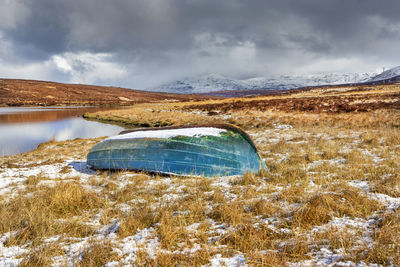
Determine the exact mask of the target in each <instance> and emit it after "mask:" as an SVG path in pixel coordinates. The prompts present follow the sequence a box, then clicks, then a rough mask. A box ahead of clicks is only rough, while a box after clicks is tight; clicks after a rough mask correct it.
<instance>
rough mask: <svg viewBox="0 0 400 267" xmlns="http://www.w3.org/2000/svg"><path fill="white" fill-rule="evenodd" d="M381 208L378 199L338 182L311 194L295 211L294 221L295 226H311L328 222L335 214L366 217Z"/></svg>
mask: <svg viewBox="0 0 400 267" xmlns="http://www.w3.org/2000/svg"><path fill="white" fill-rule="evenodd" d="M379 209H382V205H381V204H380V203H379V202H377V201H376V200H372V199H369V198H368V197H366V196H364V195H362V194H360V192H359V191H358V190H357V189H355V188H352V187H349V186H347V185H345V184H338V185H333V186H331V187H330V188H328V190H327V191H326V192H319V193H316V194H315V195H313V196H311V197H310V198H309V199H308V200H307V201H306V202H305V204H304V205H303V206H302V207H301V208H299V209H298V210H296V211H295V213H294V215H293V221H292V223H293V226H295V227H302V228H311V227H313V226H315V225H321V224H325V223H327V222H328V221H329V220H330V219H332V217H333V216H335V217H343V216H345V215H346V216H349V217H353V218H354V217H357V218H365V217H366V216H369V215H371V214H372V212H374V211H377V210H379Z"/></svg>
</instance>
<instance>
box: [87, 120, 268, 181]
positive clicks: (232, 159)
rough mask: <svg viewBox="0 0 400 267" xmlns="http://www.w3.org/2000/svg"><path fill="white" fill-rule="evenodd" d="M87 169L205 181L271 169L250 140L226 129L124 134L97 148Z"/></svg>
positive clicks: (152, 130)
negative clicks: (183, 177) (166, 175)
mask: <svg viewBox="0 0 400 267" xmlns="http://www.w3.org/2000/svg"><path fill="white" fill-rule="evenodd" d="M87 164H88V165H90V166H91V167H92V168H94V169H101V170H139V171H146V172H157V173H163V174H176V175H195V176H206V177H212V176H228V175H240V174H244V173H247V172H252V173H256V172H259V171H261V170H267V166H266V165H265V163H264V162H263V160H262V159H261V158H260V156H259V154H258V153H257V149H256V147H255V146H254V143H253V142H252V141H251V139H250V137H249V136H248V135H247V134H246V133H244V132H243V131H242V130H241V129H239V128H238V127H235V126H233V125H227V124H218V125H198V126H182V127H163V128H146V129H138V130H130V131H123V132H121V133H120V134H119V135H117V136H113V137H110V138H107V139H105V140H103V141H101V142H100V143H98V144H96V145H95V146H93V148H92V149H91V150H90V152H89V154H88V156H87Z"/></svg>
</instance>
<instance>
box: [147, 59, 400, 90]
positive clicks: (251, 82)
mask: <svg viewBox="0 0 400 267" xmlns="http://www.w3.org/2000/svg"><path fill="white" fill-rule="evenodd" d="M399 75H400V66H399V67H395V68H393V69H390V70H387V71H384V72H382V73H381V74H379V75H377V74H376V73H363V74H360V73H321V74H311V75H302V76H300V75H294V76H290V75H279V76H272V77H257V78H251V79H241V80H240V79H232V78H229V77H225V76H222V75H219V74H205V75H200V76H197V77H190V78H184V79H181V80H176V81H173V82H169V83H166V84H163V85H160V86H157V87H153V88H148V89H147V90H149V91H160V92H170V93H184V94H188V93H209V92H216V91H232V90H287V89H294V88H299V87H307V86H319V85H335V84H352V83H364V82H375V81H381V80H387V79H391V78H393V77H396V76H399ZM399 80H400V77H399Z"/></svg>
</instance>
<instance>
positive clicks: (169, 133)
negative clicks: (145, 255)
mask: <svg viewBox="0 0 400 267" xmlns="http://www.w3.org/2000/svg"><path fill="white" fill-rule="evenodd" d="M223 132H226V129H219V128H214V127H198V128H197V127H196V128H182V129H170V130H154V131H153V130H151V131H137V132H131V133H127V134H121V135H116V136H112V137H109V138H107V139H105V140H103V142H104V141H107V140H121V139H138V138H172V137H176V136H189V137H193V136H220V135H221V133H223Z"/></svg>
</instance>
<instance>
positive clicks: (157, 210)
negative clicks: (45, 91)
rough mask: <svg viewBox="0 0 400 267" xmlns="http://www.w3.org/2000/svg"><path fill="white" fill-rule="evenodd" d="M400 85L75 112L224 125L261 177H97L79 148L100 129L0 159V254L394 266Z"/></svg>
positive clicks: (61, 260)
mask: <svg viewBox="0 0 400 267" xmlns="http://www.w3.org/2000/svg"><path fill="white" fill-rule="evenodd" d="M356 89H357V90H356ZM399 93H400V90H399V87H398V86H395V85H394V86H388V87H371V86H369V87H365V88H351V87H350V88H347V89H346V90H344V89H343V88H340V89H335V88H330V89H329V90H328V91H327V90H317V89H316V90H315V91H313V90H311V91H308V92H299V93H296V94H291V95H286V96H268V97H256V98H237V99H223V100H207V101H196V102H182V103H152V104H138V105H135V106H134V107H132V108H129V109H125V110H109V111H101V112H96V113H90V114H86V115H85V116H86V117H88V118H91V119H97V120H102V121H118V122H120V123H124V124H127V125H135V126H142V127H144V126H164V125H182V124H189V123H199V124H200V123H201V124H204V123H232V124H235V125H238V126H240V127H241V128H243V129H244V130H245V131H246V132H247V133H248V134H249V135H250V136H251V138H252V139H253V141H254V143H255V145H256V147H257V148H258V150H259V152H260V155H261V157H262V158H263V159H264V160H265V162H266V164H267V165H268V167H269V172H268V173H262V174H258V175H244V176H234V177H216V178H213V179H209V178H201V177H200V178H195V177H192V178H187V177H185V178H183V177H176V176H171V177H164V176H163V177H162V176H158V175H149V174H145V173H138V172H131V171H116V172H97V171H93V170H91V169H90V168H89V167H88V166H87V165H86V155H87V153H88V151H89V149H90V148H91V147H92V146H93V145H94V144H95V143H96V142H99V141H100V140H102V138H96V139H77V140H72V141H62V142H57V141H52V142H48V143H44V144H42V145H40V146H39V148H38V149H36V150H33V151H31V152H27V153H24V154H18V155H14V156H8V157H0V176H1V179H0V181H1V183H0V197H1V199H2V204H1V206H0V214H1V216H0V218H1V219H0V220H1V222H0V225H1V229H0V230H1V235H0V242H1V243H0V244H1V245H0V246H1V248H2V251H3V254H4V255H6V256H3V258H2V259H1V260H0V262H2V263H3V262H4V263H20V262H21V263H23V264H27V265H29V264H39V265H43V264H55V263H56V264H60V265H63V264H73V263H78V262H79V263H80V264H84V265H85V264H90V261H91V260H96V262H100V263H101V264H109V265H111V266H112V265H113V264H114V265H117V264H123V265H124V264H150V265H151V264H159V265H163V266H164V265H165V266H167V265H171V264H176V263H183V262H184V263H186V264H188V263H189V264H191V265H202V264H214V265H222V264H226V265H233V264H243V263H247V264H248V265H257V264H262V263H268V264H271V265H291V266H301V265H303V266H304V265H310V266H312V265H329V264H348V265H351V264H354V265H355V264H356V263H358V264H365V265H366V264H372V263H376V264H383V265H389V264H393V265H396V264H400V258H399V255H400V246H399V245H398V244H399V242H398V240H399V238H400V235H399V233H400V228H399V225H400V224H399V223H400V190H399V188H400V174H399V173H400V171H399V169H400V160H399V159H400V110H399ZM311 106H312V107H315V108H313V109H309V107H311ZM32 213H34V214H35V216H29V214H32ZM80 255H84V256H82V257H81V258H80Z"/></svg>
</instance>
